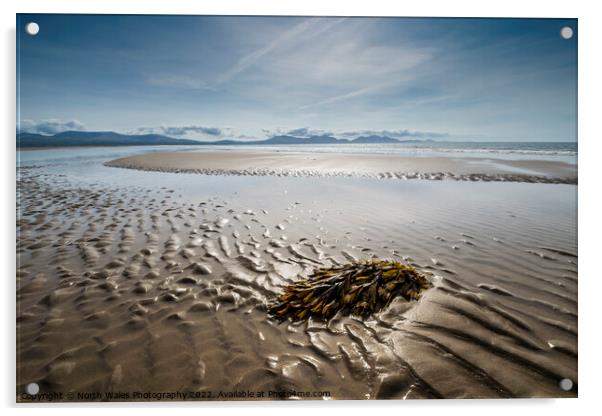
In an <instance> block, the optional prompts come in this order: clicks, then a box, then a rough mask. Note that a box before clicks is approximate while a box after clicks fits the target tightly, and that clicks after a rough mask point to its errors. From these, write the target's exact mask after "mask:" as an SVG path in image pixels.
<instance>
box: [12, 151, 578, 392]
mask: <svg viewBox="0 0 602 416" xmlns="http://www.w3.org/2000/svg"><path fill="white" fill-rule="evenodd" d="M69 152H71V153H68V154H66V153H65V152H64V151H61V150H33V151H30V152H21V155H20V156H21V159H20V162H21V163H20V164H19V166H18V167H17V179H18V182H17V192H18V194H17V201H18V206H17V242H16V243H17V314H16V315H17V400H19V401H27V400H26V399H24V398H23V397H22V395H21V393H20V392H22V391H24V388H25V386H27V385H28V384H29V383H34V382H35V383H38V384H39V385H40V386H41V389H42V390H43V391H44V392H63V393H66V392H71V393H73V394H74V396H73V400H75V401H89V400H116V401H120V400H159V399H162V400H256V399H260V400H282V399H288V398H305V399H312V400H324V399H378V398H380V399H383V398H394V399H420V398H504V397H521V398H526V397H576V396H577V391H578V374H577V317H578V314H577V284H578V278H577V255H578V253H577V227H576V225H577V212H576V204H577V186H576V182H577V166H576V164H571V163H566V162H565V161H563V160H557V159H555V158H553V157H551V158H544V159H537V158H530V157H529V156H528V155H527V156H526V157H523V158H505V159H504V158H500V157H497V156H496V155H495V154H489V153H488V154H483V155H481V156H478V157H473V156H471V157H468V156H462V155H458V154H450V155H448V156H440V155H438V156H428V155H427V156H424V157H410V156H400V155H387V154H380V155H378V154H368V155H360V154H353V153H352V154H332V153H309V152H297V151H292V150H290V149H280V150H279V151H266V150H253V151H251V150H244V149H240V150H223V149H216V150H211V151H194V150H191V149H177V150H176V151H167V150H166V149H165V148H152V149H150V148H149V149H136V148H128V149H112V148H91V149H80V150H72V151H71V150H70V151H69ZM406 179H407V180H406ZM410 179H411V180H410ZM371 258H381V259H392V260H399V261H402V262H404V263H405V264H408V265H412V266H414V267H415V268H416V269H417V270H419V271H420V272H421V273H424V274H425V275H426V276H427V277H428V279H429V281H430V282H431V283H432V288H430V289H428V290H426V291H425V292H424V293H423V295H422V297H421V298H420V299H419V300H418V301H406V300H404V299H396V300H395V301H394V302H393V303H391V305H389V306H388V307H387V308H385V309H383V310H382V311H380V312H378V313H376V314H374V315H373V316H370V317H369V318H367V319H361V318H358V317H354V316H346V315H337V316H335V317H334V318H333V319H331V320H329V321H326V322H324V321H319V320H315V319H309V320H307V321H303V322H292V321H278V320H274V319H272V318H271V317H270V316H268V314H267V309H268V307H269V305H270V304H271V303H273V302H274V300H275V299H276V297H277V296H278V295H279V294H280V293H281V292H282V290H283V288H284V287H285V286H286V285H288V284H291V283H293V282H296V281H298V280H299V279H301V278H303V277H306V276H308V275H309V274H310V273H311V272H312V271H313V270H315V269H316V268H319V267H333V266H337V265H341V264H346V263H349V262H353V261H357V260H365V259H371ZM563 379H570V380H572V382H573V383H574V386H573V388H572V389H571V390H570V391H563V390H561V389H560V388H559V382H560V381H561V380H563ZM251 391H253V392H254V396H253V397H251V396H250V395H249V394H250V392H251ZM115 392H120V393H123V395H120V396H119V395H115V396H111V397H108V396H107V393H111V394H113V393H115ZM147 392H148V393H151V392H155V393H156V392H171V393H176V392H177V393H179V395H177V394H172V395H168V396H164V397H162V398H158V397H157V396H154V397H149V396H144V395H142V396H139V395H137V394H139V393H142V394H144V393H147ZM258 392H263V394H264V395H263V396H261V397H259V396H257V395H258V394H259V393H258ZM97 393H98V394H99V396H97V395H96V394H97ZM243 393H244V394H243Z"/></svg>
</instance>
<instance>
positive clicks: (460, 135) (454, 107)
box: [17, 14, 577, 141]
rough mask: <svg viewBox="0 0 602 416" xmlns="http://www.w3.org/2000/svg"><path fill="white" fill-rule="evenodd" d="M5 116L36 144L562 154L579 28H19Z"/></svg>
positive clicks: (72, 19)
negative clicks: (513, 144) (112, 138)
mask: <svg viewBox="0 0 602 416" xmlns="http://www.w3.org/2000/svg"><path fill="white" fill-rule="evenodd" d="M29 22H36V23H38V24H39V27H40V31H39V33H38V34H37V35H35V36H31V35H29V34H27V33H26V32H25V25H26V24H27V23H29ZM565 26H569V27H571V28H572V29H573V31H574V33H575V36H573V38H571V39H564V38H563V37H561V36H560V30H561V28H562V27H565ZM17 103H18V120H17V129H18V130H19V131H28V132H36V133H41V134H54V133H57V132H61V131H66V130H88V131H117V132H123V133H131V134H138V133H160V134H165V135H168V136H171V137H179V138H192V139H198V140H218V139H224V138H234V139H240V140H247V139H257V138H264V137H270V136H273V135H278V134H292V135H296V136H304V137H306V136H311V135H322V134H329V135H334V136H336V137H339V138H353V137H357V136H359V135H366V134H380V135H387V136H390V137H395V138H403V139H435V140H484V141H575V140H577V133H576V127H577V126H576V124H577V108H576V107H577V21H576V20H575V19H457V18H456V19H446V18H443V19H442V18H437V19H435V18H341V17H332V18H330V17H329V18H326V17H234V16H229V17H224V16H222V17H220V16H135V15H130V16H116V15H32V14H20V15H18V16H17Z"/></svg>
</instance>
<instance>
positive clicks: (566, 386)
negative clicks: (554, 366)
mask: <svg viewBox="0 0 602 416" xmlns="http://www.w3.org/2000/svg"><path fill="white" fill-rule="evenodd" d="M558 384H559V385H560V389H561V390H564V391H571V390H572V389H573V380H571V379H570V378H563V379H562V380H560V383H558Z"/></svg>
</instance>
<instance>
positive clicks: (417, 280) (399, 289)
mask: <svg viewBox="0 0 602 416" xmlns="http://www.w3.org/2000/svg"><path fill="white" fill-rule="evenodd" d="M431 286H432V285H431V283H430V282H429V281H428V280H427V278H426V277H425V276H424V275H423V274H421V273H419V272H418V271H417V270H416V269H415V268H414V267H412V266H409V265H406V264H403V263H400V262H398V261H391V260H379V259H371V260H363V261H355V262H352V263H348V264H345V265H342V266H336V267H329V268H319V269H317V270H314V271H313V272H312V274H311V275H309V277H308V278H307V279H303V280H300V281H298V282H295V283H293V284H291V285H289V286H287V287H285V288H284V291H283V293H282V294H281V295H279V296H278V298H277V300H276V301H275V302H274V304H273V305H272V306H270V307H269V309H268V313H269V314H270V315H271V316H273V317H275V318H280V319H287V318H290V319H291V320H294V321H299V320H305V319H307V318H309V317H314V318H319V319H322V320H328V319H330V318H332V317H333V316H334V315H335V314H336V313H337V312H339V311H341V313H343V314H346V315H348V314H351V315H355V316H358V317H362V318H366V317H368V316H370V315H371V314H373V313H375V312H378V311H380V310H381V309H383V308H386V307H387V306H388V305H389V304H390V303H391V302H392V301H393V299H395V298H396V297H398V296H401V297H402V298H404V299H406V300H407V301H411V300H417V299H419V298H420V296H421V293H422V291H424V290H425V289H428V288H430V287H431Z"/></svg>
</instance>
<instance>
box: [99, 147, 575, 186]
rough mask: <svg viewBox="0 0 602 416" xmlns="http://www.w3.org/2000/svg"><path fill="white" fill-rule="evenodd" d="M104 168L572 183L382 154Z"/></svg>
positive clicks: (556, 165) (548, 173)
mask: <svg viewBox="0 0 602 416" xmlns="http://www.w3.org/2000/svg"><path fill="white" fill-rule="evenodd" d="M106 165H107V166H112V167H120V168H128V169H139V170H146V171H155V172H176V173H198V174H203V175H240V176H297V177H298V176H301V177H311V176H318V177H324V176H326V177H328V176H346V177H356V178H357V177H364V178H378V179H405V180H407V179H431V180H442V179H453V180H460V181H486V182H536V183H567V184H576V183H577V167H576V166H575V165H574V164H570V163H566V162H562V161H558V160H507V159H496V158H486V157H408V156H400V155H382V154H352V153H349V154H332V153H313V154H310V153H301V152H290V151H287V152H274V151H271V152H267V151H266V152H260V151H254V152H249V151H211V152H190V151H189V152H160V153H150V154H143V155H135V156H129V157H124V158H119V159H115V160H111V161H109V162H107V163H106Z"/></svg>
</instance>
